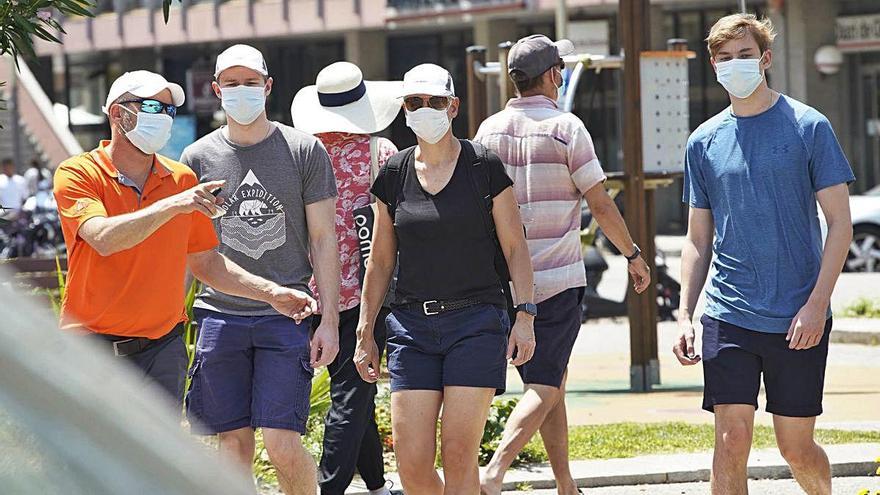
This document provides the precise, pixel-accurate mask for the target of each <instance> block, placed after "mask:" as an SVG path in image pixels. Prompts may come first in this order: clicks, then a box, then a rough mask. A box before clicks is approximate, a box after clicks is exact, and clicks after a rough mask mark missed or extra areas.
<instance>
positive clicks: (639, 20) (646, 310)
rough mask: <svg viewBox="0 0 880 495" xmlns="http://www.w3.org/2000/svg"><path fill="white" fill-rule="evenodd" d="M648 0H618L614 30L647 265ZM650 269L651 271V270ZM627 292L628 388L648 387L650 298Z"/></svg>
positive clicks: (636, 231) (652, 327) (632, 209)
mask: <svg viewBox="0 0 880 495" xmlns="http://www.w3.org/2000/svg"><path fill="white" fill-rule="evenodd" d="M649 8H650V6H649V0H620V17H619V19H620V32H621V34H622V38H623V51H624V68H623V139H622V142H623V143H625V145H624V149H623V159H624V171H625V173H626V186H625V190H624V204H625V210H624V214H625V216H626V224H627V226H628V227H629V229H630V232H631V233H632V236H633V241H635V243H636V244H638V245H639V246H641V247H642V249H643V250H644V251H645V257H646V259H645V260H646V261H647V262H648V266H653V265H654V260H653V259H651V258H650V256H649V254H650V253H652V252H653V251H654V249H653V242H654V239H653V238H651V237H650V235H649V231H650V227H651V226H650V225H649V222H650V219H649V218H648V215H649V211H650V210H649V208H647V204H646V195H645V172H644V166H643V159H642V112H641V67H640V64H641V60H640V58H641V57H640V54H641V52H642V51H644V50H645V49H646V48H647V46H648V43H649V42H650V39H651V36H650V20H649V14H650V10H649ZM652 271H653V270H652ZM627 290H628V293H627V301H628V305H627V306H628V308H627V309H628V312H629V323H630V360H631V364H630V388H631V389H632V390H633V391H640V392H643V391H648V390H650V389H651V382H652V379H651V373H650V368H651V364H650V363H651V359H652V358H654V359H656V355H655V356H652V355H651V354H652V350H653V349H652V347H653V346H652V345H651V340H652V334H653V335H654V336H653V339H656V332H657V323H656V319H654V317H653V316H652V314H653V308H652V307H651V306H652V305H655V304H656V301H654V300H652V299H650V298H649V297H647V296H646V295H643V296H639V295H637V294H636V293H635V291H634V290H633V289H632V286H630V287H629V288H628V289H627Z"/></svg>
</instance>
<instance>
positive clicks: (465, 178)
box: [354, 64, 535, 495]
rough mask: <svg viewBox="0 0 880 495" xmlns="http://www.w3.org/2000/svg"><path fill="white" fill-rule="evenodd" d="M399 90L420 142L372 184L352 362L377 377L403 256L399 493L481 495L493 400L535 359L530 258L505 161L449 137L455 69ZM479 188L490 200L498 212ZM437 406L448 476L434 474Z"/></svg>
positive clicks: (396, 314)
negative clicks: (380, 336)
mask: <svg viewBox="0 0 880 495" xmlns="http://www.w3.org/2000/svg"><path fill="white" fill-rule="evenodd" d="M403 91H404V95H405V97H404V109H405V110H406V118H407V125H408V126H409V127H410V128H412V129H413V131H414V132H415V134H416V137H417V138H418V145H417V146H415V147H413V148H410V149H407V150H404V151H403V152H401V153H399V154H398V155H396V156H395V157H392V159H391V160H389V162H388V164H387V165H386V167H385V168H384V169H383V170H382V171H381V172H380V173H379V176H378V177H377V178H376V181H375V183H374V185H373V189H372V192H373V194H374V195H375V196H376V198H377V199H378V201H379V208H378V211H377V215H376V225H375V229H374V234H373V246H372V252H371V254H370V258H369V262H368V265H367V273H366V280H365V282H364V290H363V295H362V301H361V313H360V321H359V323H358V346H357V348H356V351H355V356H354V360H355V364H356V365H357V367H358V371H359V372H360V374H361V376H362V377H363V378H364V380H367V381H370V382H373V381H376V379H377V378H378V372H379V353H378V350H377V348H376V344H375V342H374V339H373V325H374V323H375V319H376V315H377V314H378V312H379V309H380V307H381V305H382V300H383V298H384V296H385V292H386V291H387V289H388V284H389V282H390V279H391V276H392V271H393V269H394V263H395V255H396V257H397V260H398V263H399V273H398V279H397V288H396V294H395V302H396V305H395V306H394V307H393V308H392V314H391V315H389V316H388V318H387V319H386V323H387V328H388V344H387V345H388V368H389V372H390V374H391V391H392V394H391V414H392V428H393V431H394V440H395V442H394V448H395V453H396V454H397V462H398V469H399V472H400V477H401V480H402V482H403V488H404V491H405V492H406V493H418V494H420V495H423V494H424V495H435V494H436V495H440V494H442V493H443V492H444V482H445V485H446V487H445V489H446V492H447V493H474V494H476V493H479V491H480V480H479V473H478V467H477V466H478V464H477V458H478V452H479V445H480V439H481V438H482V435H483V428H484V426H485V423H486V417H487V414H488V411H489V405H490V404H491V401H492V398H493V396H494V395H495V394H496V392H498V393H500V392H503V390H504V387H505V381H506V371H507V359H511V358H512V364H514V365H519V364H522V363H524V362H526V361H528V360H529V359H530V358H531V356H532V353H533V352H534V346H535V339H534V331H533V328H532V323H533V320H534V313H535V307H534V304H532V302H533V300H532V297H533V285H532V267H531V261H530V258H529V251H528V247H527V246H526V241H525V237H524V235H523V230H522V222H521V220H520V217H519V210H518V207H517V203H516V198H515V197H514V194H513V189H512V188H511V187H510V186H511V185H512V182H511V180H510V178H509V177H508V176H507V174H506V173H505V171H504V166H503V164H502V163H501V161H500V160H499V159H498V157H497V156H496V155H495V154H493V153H491V152H485V153H484V152H483V150H482V149H479V150H476V152H475V150H474V148H473V146H472V144H471V143H470V142H468V141H459V140H458V139H456V138H455V136H453V135H452V131H451V129H450V124H451V120H452V119H453V118H454V117H455V116H456V115H457V114H458V108H459V100H458V98H456V97H455V93H454V89H453V83H452V78H451V77H450V76H449V73H448V72H447V71H446V70H445V69H443V68H441V67H438V66H436V65H432V64H423V65H420V66H417V67H415V68H413V69H412V70H410V71H409V72H407V74H406V75H405V76H404V90H403ZM480 181H483V182H480ZM483 190H484V191H486V192H485V194H487V195H489V196H490V197H491V198H492V210H491V212H488V211H487V208H488V205H487V202H486V201H485V200H484V199H483V198H481V197H480V195H482V194H484V193H483V192H481V191H483ZM493 225H494V230H495V231H497V238H498V242H497V243H496V241H495V240H494V236H493V235H492V234H491V233H490V230H491V227H492V226H493ZM498 245H500V247H501V251H502V253H500V254H499V256H503V258H504V259H505V260H506V261H507V265H508V266H509V268H510V275H511V279H512V281H513V286H514V289H515V290H514V294H515V295H514V300H513V302H514V303H515V304H516V305H517V306H516V307H517V310H518V311H517V318H516V324H515V325H514V326H513V328H512V330H511V329H510V321H509V318H508V313H507V303H506V300H505V295H504V292H503V291H502V287H503V285H502V284H507V281H506V280H504V281H503V280H501V277H500V276H499V274H498V271H497V270H496V263H495V259H496V258H495V256H496V253H498ZM508 290H509V289H508ZM509 330H510V337H509V338H508V331H509ZM441 406H442V411H443V417H442V428H441V439H442V440H441V442H442V456H443V466H444V477H445V480H441V479H440V477H439V476H438V475H437V473H436V472H435V471H434V459H435V456H436V429H437V419H438V415H439V413H440V410H441Z"/></svg>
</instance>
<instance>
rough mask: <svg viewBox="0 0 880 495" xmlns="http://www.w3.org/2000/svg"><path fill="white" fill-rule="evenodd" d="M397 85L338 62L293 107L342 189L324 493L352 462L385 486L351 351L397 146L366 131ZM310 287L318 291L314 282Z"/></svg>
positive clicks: (338, 490)
mask: <svg viewBox="0 0 880 495" xmlns="http://www.w3.org/2000/svg"><path fill="white" fill-rule="evenodd" d="M400 88H401V83H400V82H391V81H364V78H363V75H362V73H361V70H360V69H359V68H358V66H357V65H355V64H352V63H349V62H336V63H334V64H331V65H329V66H327V67H325V68H324V69H323V70H321V72H319V73H318V77H317V81H316V84H315V85H314V86H308V87H305V88H303V89H302V90H300V91H299V92H298V93H297V94H296V97H294V99H293V105H292V106H291V116H292V117H293V125H294V127H296V128H298V129H300V130H302V131H305V132H308V133H311V134H314V135H315V136H316V137H317V138H318V139H320V140H321V142H322V143H323V144H324V147H325V148H326V149H327V152H328V153H329V154H330V160H331V162H332V164H333V172H334V174H335V176H336V188H337V190H338V191H339V196H338V198H337V201H336V236H337V242H338V244H339V253H340V264H341V267H342V276H341V279H342V283H341V286H340V290H339V345H340V349H339V355H338V356H337V357H336V360H335V361H333V363H331V364H330V366H329V370H330V376H331V385H330V390H331V392H330V395H331V399H332V405H331V406H330V412H329V413H328V414H327V418H326V421H325V430H324V446H323V447H324V448H323V454H322V456H321V462H320V465H319V471H320V480H319V483H320V485H321V493H322V494H326V495H336V494H339V495H342V494H343V493H345V489H346V488H348V485H349V484H350V483H351V480H352V477H353V476H354V473H355V469H357V471H358V473H360V475H361V477H362V478H363V479H364V482H365V483H366V485H367V488H368V489H369V490H370V492H371V493H373V494H388V493H389V490H388V488H387V487H386V481H385V471H384V465H383V459H382V443H381V441H380V439H379V433H378V429H377V426H376V420H375V409H376V406H375V401H374V398H375V396H376V385H375V384H373V383H368V382H365V381H364V380H362V379H361V377H360V376H359V375H358V372H357V368H356V367H355V364H354V362H353V361H352V357H353V356H354V347H355V341H356V340H357V338H356V333H355V330H356V327H357V322H358V316H359V313H360V298H361V280H362V261H361V260H362V253H361V251H362V250H363V256H366V254H368V249H369V244H370V243H369V240H370V239H371V237H372V236H371V235H370V233H371V232H372V228H371V227H372V218H373V217H372V209H370V207H369V205H370V201H371V199H370V185H371V183H372V179H373V178H374V177H375V176H376V174H377V173H378V169H379V168H380V167H381V166H383V165H384V164H385V161H386V160H387V159H388V158H389V157H390V156H391V155H393V154H395V153H397V148H396V147H395V146H394V144H392V143H391V141H389V140H387V139H385V138H379V137H376V136H371V134H374V133H377V132H379V131H382V130H383V129H385V128H386V127H388V126H389V125H390V124H391V122H392V121H394V118H395V117H396V116H397V114H398V113H399V112H400V99H399V93H400ZM365 232H366V234H364V233H365ZM359 233H360V235H359ZM362 241H363V243H362ZM361 246H364V247H363V248H361ZM312 288H313V290H317V287H315V285H314V281H313V283H312ZM385 311H387V310H385ZM319 312H320V308H319ZM314 320H315V321H314V323H313V324H317V323H318V322H320V315H318V317H316V318H314ZM380 321H384V314H383V317H381V318H380ZM377 343H378V346H379V349H384V347H385V330H384V325H382V328H381V329H377ZM380 352H381V351H380Z"/></svg>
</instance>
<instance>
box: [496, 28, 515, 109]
mask: <svg viewBox="0 0 880 495" xmlns="http://www.w3.org/2000/svg"><path fill="white" fill-rule="evenodd" d="M512 46H513V43H512V42H510V41H505V42H503V43H498V68H499V69H498V102H499V106H498V108H500V109H502V110H504V107H505V106H507V101H508V100H510V99H511V98H513V97H514V96H515V95H516V88H515V87H514V86H513V81H511V80H510V77H508V76H507V54H509V53H510V47H512Z"/></svg>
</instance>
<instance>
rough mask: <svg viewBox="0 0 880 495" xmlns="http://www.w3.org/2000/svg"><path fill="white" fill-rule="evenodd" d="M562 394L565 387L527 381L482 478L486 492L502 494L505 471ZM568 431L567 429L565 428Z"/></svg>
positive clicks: (492, 494) (495, 494)
mask: <svg viewBox="0 0 880 495" xmlns="http://www.w3.org/2000/svg"><path fill="white" fill-rule="evenodd" d="M561 398H562V390H561V389H558V388H556V387H550V386H547V385H535V384H529V385H526V388H525V393H524V394H523V397H522V399H520V401H519V404H517V405H516V408H514V410H513V412H512V413H511V414H510V418H508V419H507V426H505V428H504V435H503V436H502V438H501V443H500V444H499V445H498V450H496V451H495V455H493V456H492V460H491V461H489V464H488V465H487V466H486V470H485V472H484V473H483V478H482V481H481V485H482V492H483V493H485V494H487V495H499V494H500V493H501V484H502V483H503V482H504V473H505V472H506V471H507V470H508V469H509V468H510V465H511V464H513V461H514V459H516V456H517V455H519V453H520V451H521V450H522V448H523V447H525V446H526V444H527V443H529V440H531V439H532V437H533V436H534V435H535V433H536V432H537V431H538V429H539V428H541V425H542V424H543V423H544V420H545V419H546V417H547V414H548V413H549V412H550V411H551V410H552V409H553V408H554V407H555V406H556V404H557V403H558V402H559V401H560V399H561ZM566 434H567V432H566Z"/></svg>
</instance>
